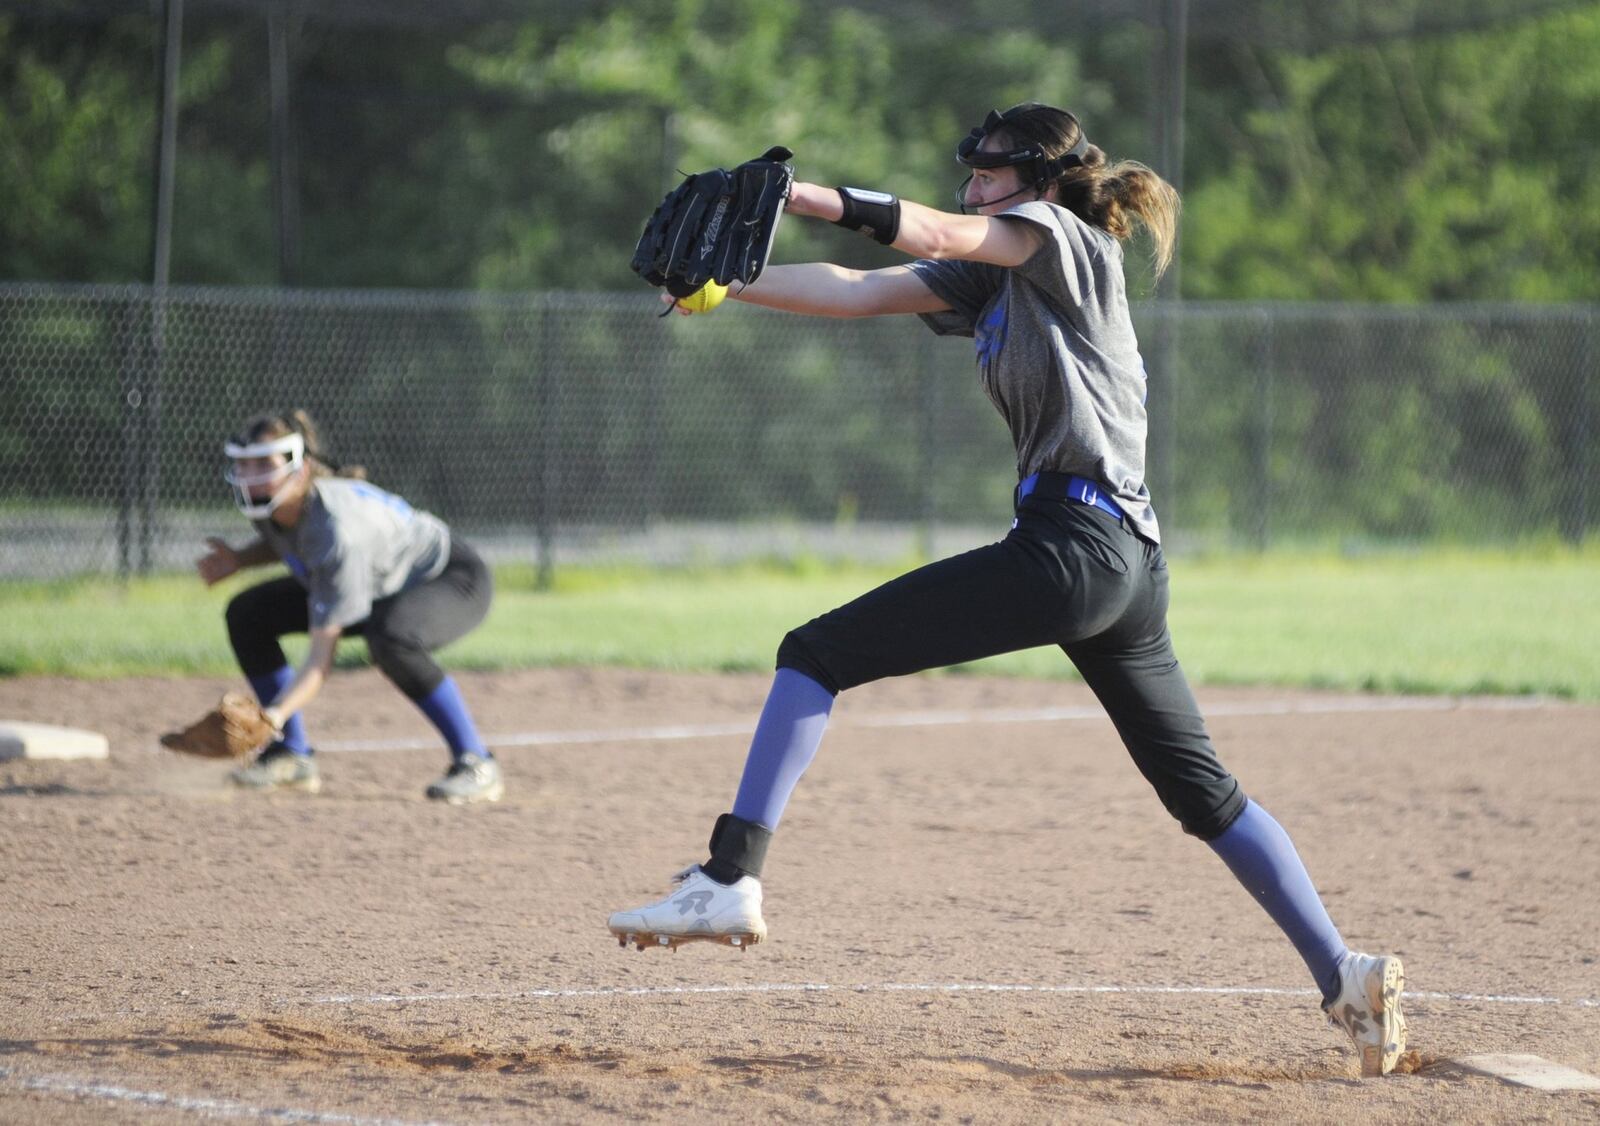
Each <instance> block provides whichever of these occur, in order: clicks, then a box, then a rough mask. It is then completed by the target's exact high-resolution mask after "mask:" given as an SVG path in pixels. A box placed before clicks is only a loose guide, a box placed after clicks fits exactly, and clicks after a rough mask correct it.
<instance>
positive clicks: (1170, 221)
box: [996, 106, 1180, 277]
mask: <svg viewBox="0 0 1600 1126" xmlns="http://www.w3.org/2000/svg"><path fill="white" fill-rule="evenodd" d="M996 132H997V133H999V134H1001V136H1002V140H1003V141H1004V142H1005V143H1006V144H1008V145H1010V146H1013V147H1019V148H1020V147H1022V146H1024V145H1028V144H1036V145H1038V146H1040V147H1041V148H1042V149H1043V150H1044V154H1045V156H1047V157H1050V158H1055V157H1059V156H1061V155H1062V154H1064V153H1066V152H1068V151H1069V150H1070V149H1071V148H1072V147H1073V146H1074V145H1076V144H1077V143H1078V140H1079V138H1080V137H1081V136H1082V133H1083V130H1082V127H1081V126H1079V125H1078V122H1077V119H1076V118H1074V117H1073V116H1072V115H1071V114H1068V113H1064V112H1062V111H1061V110H1058V109H1055V108H1053V107H1051V106H1031V107H1028V108H1027V109H1025V110H1023V111H1022V112H1020V113H1015V115H1014V116H1010V115H1008V117H1007V119H1006V122H1005V124H1004V126H1002V127H1001V129H998V130H996ZM1054 183H1055V185H1056V198H1057V199H1058V200H1060V202H1061V206H1062V207H1065V208H1066V209H1067V210H1068V211H1071V212H1072V213H1073V214H1074V215H1076V216H1077V217H1078V218H1080V219H1082V220H1083V221H1084V222H1085V223H1088V224H1090V225H1092V226H1096V227H1099V228H1100V229H1101V230H1103V231H1106V232H1107V233H1109V234H1111V235H1112V236H1113V237H1115V238H1117V239H1119V240H1123V239H1127V238H1129V237H1131V236H1132V234H1133V221H1134V220H1135V219H1137V220H1138V221H1139V222H1140V223H1141V224H1143V226H1144V229H1145V230H1146V231H1148V232H1149V234H1150V241H1151V243H1152V253H1151V258H1152V260H1153V261H1154V263H1155V270H1156V277H1160V276H1161V275H1162V274H1163V273H1164V272H1165V271H1166V268H1167V266H1168V264H1169V263H1171V261H1172V251H1173V247H1174V246H1176V245H1177V241H1178V210H1179V207H1180V203H1179V200H1178V192H1177V189H1175V188H1174V187H1173V186H1172V185H1171V184H1169V183H1167V182H1166V181H1165V180H1163V179H1162V178H1161V177H1160V176H1158V175H1156V173H1155V172H1154V171H1153V170H1152V169H1150V168H1149V167H1147V166H1146V165H1143V164H1140V163H1139V162H1138V161H1137V160H1119V161H1117V162H1116V163H1115V164H1112V163H1110V162H1109V161H1108V160H1107V158H1106V154H1105V150H1104V149H1102V148H1100V147H1099V146H1098V145H1096V144H1093V143H1091V144H1090V145H1089V147H1088V151H1087V152H1086V153H1084V155H1083V163H1082V164H1074V165H1073V166H1072V167H1069V168H1068V169H1067V170H1066V171H1065V172H1063V173H1062V174H1061V175H1060V176H1059V177H1057V178H1056V179H1055V181H1054ZM1044 186H1045V185H1043V184H1041V185H1040V187H1041V188H1043V187H1044Z"/></svg>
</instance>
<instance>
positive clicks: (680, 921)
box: [607, 864, 767, 950]
mask: <svg viewBox="0 0 1600 1126" xmlns="http://www.w3.org/2000/svg"><path fill="white" fill-rule="evenodd" d="M672 878H673V880H674V881H675V882H676V883H677V885H678V887H677V889H676V890H675V891H674V892H673V893H672V894H671V895H669V896H667V897H666V898H665V899H662V900H658V901H657V902H655V903H650V904H647V905H645V906H643V907H639V908H635V909H634V910H632V911H618V912H617V913H616V914H614V915H612V916H611V919H610V921H609V922H608V924H607V925H608V926H609V927H610V929H611V933H612V934H614V935H617V936H618V937H619V938H621V940H622V944H623V945H624V946H626V945H627V944H628V943H630V942H632V943H635V944H636V945H637V946H638V948H639V949H640V950H643V949H644V948H645V945H646V944H647V943H648V944H650V945H652V946H665V947H667V948H668V949H669V950H676V949H677V948H678V947H679V946H681V945H682V944H683V943H685V942H720V943H722V944H723V945H726V946H737V947H739V948H740V949H741V950H744V949H748V948H749V947H750V946H752V945H754V944H755V943H757V942H760V941H762V940H763V939H765V938H766V937H767V924H766V923H765V922H764V921H763V920H762V918H761V881H760V880H758V879H756V878H755V877H754V876H743V877H741V878H740V879H739V880H738V882H737V883H733V884H719V883H717V881H715V880H713V879H712V878H711V877H710V876H708V875H706V874H705V873H704V872H702V871H701V870H700V866H699V865H698V864H695V865H692V866H691V867H688V868H685V869H684V870H683V871H681V872H679V873H678V874H677V875H676V876H674V877H672Z"/></svg>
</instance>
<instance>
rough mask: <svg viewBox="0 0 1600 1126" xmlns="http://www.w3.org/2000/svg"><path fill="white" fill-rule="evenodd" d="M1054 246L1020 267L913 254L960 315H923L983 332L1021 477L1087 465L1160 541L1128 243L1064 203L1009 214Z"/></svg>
mask: <svg viewBox="0 0 1600 1126" xmlns="http://www.w3.org/2000/svg"><path fill="white" fill-rule="evenodd" d="M1002 217H1003V218H1011V219H1016V220H1020V221H1023V222H1026V223H1029V224H1031V225H1032V226H1034V227H1035V228H1037V230H1038V231H1039V233H1040V234H1041V235H1043V236H1044V243H1043V245H1042V246H1040V248H1039V250H1038V251H1037V252H1036V253H1035V254H1034V255H1033V257H1032V258H1029V259H1028V260H1027V261H1026V262H1024V263H1023V264H1022V265H1020V266H1016V267H1014V268H1010V269H1008V268H1005V267H1002V266H991V265H989V264H987V263H984V262H962V261H950V260H944V261H930V260H919V261H916V262H913V263H911V269H912V270H913V271H914V272H915V273H916V275H917V277H919V278H921V279H922V281H923V282H924V283H925V284H926V285H927V286H928V288H929V289H931V290H932V291H933V292H934V293H935V294H936V295H938V296H939V297H940V298H941V299H943V300H944V301H946V302H948V303H949V304H950V311H949V312H942V313H924V314H923V315H922V319H923V321H924V322H926V323H927V325H928V326H929V327H930V328H932V329H933V331H935V332H937V333H939V334H940V335H941V336H971V337H973V338H974V339H975V341H976V344H977V350H978V368H979V374H980V378H981V379H982V380H983V389H984V392H985V393H986V394H987V395H988V396H989V399H990V401H991V402H993V403H994V405H995V406H996V407H997V408H999V411H1000V414H1001V416H1002V417H1003V418H1004V419H1005V420H1006V424H1007V425H1008V426H1009V427H1010V428H1011V438H1012V441H1013V442H1014V443H1015V445H1016V449H1017V475H1018V477H1019V478H1020V477H1027V476H1029V475H1031V474H1034V473H1038V472H1040V471H1041V470H1051V471H1054V472H1058V473H1075V474H1077V475H1079V476H1081V477H1087V478H1090V479H1091V480H1095V481H1099V482H1102V483H1104V484H1105V485H1107V486H1109V487H1110V489H1111V491H1112V493H1113V494H1114V495H1115V497H1116V500H1117V503H1118V504H1120V505H1121V506H1122V510H1123V511H1124V512H1125V513H1127V514H1128V518H1129V520H1131V521H1132V522H1133V524H1134V526H1135V527H1136V528H1137V529H1138V531H1139V532H1140V533H1141V534H1142V535H1144V536H1146V537H1148V538H1149V539H1150V540H1152V541H1154V542H1160V538H1161V533H1160V529H1159V528H1158V527H1157V525H1156V515H1155V510H1154V509H1153V508H1152V507H1151V506H1150V490H1149V489H1148V488H1147V487H1146V485H1145V480H1144V450H1145V429H1146V422H1145V408H1144V399H1145V370H1144V361H1143V360H1142V359H1140V357H1139V343H1138V341H1137V340H1136V339H1135V338H1134V335H1133V322H1132V320H1131V319H1130V318H1129V316H1128V296H1127V292H1126V288H1125V283H1124V282H1123V277H1122V246H1121V244H1120V243H1118V242H1117V240H1116V239H1115V238H1114V237H1112V236H1111V235H1110V234H1107V233H1106V232H1105V231H1102V230H1100V229H1099V228H1097V227H1092V226H1090V225H1089V224H1088V223H1085V222H1084V221H1083V220H1082V219H1079V218H1078V217H1077V216H1076V215H1074V214H1073V213H1072V212H1070V211H1068V210H1067V209H1066V208H1064V207H1058V206H1056V205H1055V204H1053V203H1045V202H1043V201H1040V200H1033V201H1029V202H1027V203H1021V204H1018V205H1017V206H1016V207H1013V208H1011V209H1010V210H1008V211H1006V212H1004V213H1003V215H1002Z"/></svg>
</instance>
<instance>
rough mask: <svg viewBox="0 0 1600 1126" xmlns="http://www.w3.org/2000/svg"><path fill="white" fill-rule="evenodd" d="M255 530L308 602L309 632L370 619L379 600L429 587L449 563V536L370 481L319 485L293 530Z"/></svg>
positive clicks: (265, 525)
mask: <svg viewBox="0 0 1600 1126" xmlns="http://www.w3.org/2000/svg"><path fill="white" fill-rule="evenodd" d="M255 526H256V530H257V531H258V532H260V533H261V537H262V538H263V539H264V540H266V541H267V543H268V544H269V545H270V546H271V547H272V550H273V551H275V552H277V554H278V556H279V558H281V559H282V560H283V561H284V562H285V563H287V564H288V565H289V570H290V571H292V572H293V573H294V576H295V578H297V579H299V580H300V581H301V582H302V583H304V584H305V587H306V590H307V592H308V594H309V596H310V602H309V605H310V616H311V628H312V629H317V628H318V627H321V626H338V627H340V628H341V629H343V628H346V627H349V626H352V625H355V624H356V623H357V622H359V621H363V620H365V619H366V617H367V615H368V614H369V613H371V611H372V604H373V603H374V602H376V601H378V600H379V599H380V598H388V597H389V596H390V595H393V594H399V593H400V592H401V591H402V590H406V589H408V588H410V587H413V586H416V585H417V584H419V583H424V582H427V581H428V580H429V579H431V578H434V577H436V576H437V575H438V574H439V573H440V572H441V571H443V570H444V568H445V564H446V563H448V562H449V561H450V529H449V528H448V527H446V526H445V524H444V522H443V521H441V520H439V518H438V517H436V516H433V515H430V514H429V513H427V512H422V511H420V510H418V509H415V508H412V507H411V505H410V504H408V503H406V501H405V500H404V499H402V498H400V497H397V496H395V495H394V494H393V493H389V492H385V491H384V490H383V489H380V488H378V487H377V486H376V485H370V484H368V483H367V482H365V481H354V480H350V479H348V478H343V477H319V478H317V479H316V481H315V482H314V483H313V484H312V487H311V493H310V495H309V496H308V497H307V498H306V505H305V508H304V509H303V510H302V511H301V513H300V519H299V521H298V522H296V524H295V526H294V527H292V528H280V527H278V525H277V524H275V523H273V522H272V521H271V520H257V521H255Z"/></svg>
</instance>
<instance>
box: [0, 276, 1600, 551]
mask: <svg viewBox="0 0 1600 1126" xmlns="http://www.w3.org/2000/svg"><path fill="white" fill-rule="evenodd" d="M657 308H658V306H656V305H655V303H654V298H653V295H651V294H643V293H641V294H640V295H639V296H637V297H632V296H617V295H604V294H528V295H483V294H474V295H468V294H457V293H403V294H402V293H390V292H385V293H366V292H348V291H337V292H335V291H324V292H307V291H280V290H237V289H197V288H173V289H170V290H167V291H165V296H164V297H161V298H159V299H157V298H155V297H154V296H153V292H152V291H151V290H150V289H148V288H146V287H133V286H128V287H90V286H43V285H15V284H13V285H0V372H3V373H4V387H5V391H4V396H3V399H0V576H56V575H67V574H74V573H95V572H101V573H111V572H123V573H127V572H133V571H146V570H160V569H169V568H175V567H182V566H186V565H187V564H188V563H189V561H190V560H191V559H192V557H193V556H194V555H195V554H196V551H197V549H198V547H199V545H200V539H201V537H202V536H203V535H206V534H224V535H232V536H234V537H235V538H239V537H240V536H241V534H242V533H243V531H244V529H243V526H242V520H241V518H240V517H239V516H238V514H237V513H235V512H234V511H233V510H232V509H231V508H230V507H229V502H228V495H227V491H226V489H225V487H224V486H223V484H222V481H221V472H222V469H223V464H222V458H221V443H222V441H223V439H224V437H225V436H227V435H229V434H231V433H233V432H234V431H235V430H237V428H238V426H239V424H240V423H241V422H242V421H243V420H244V419H245V418H246V417H248V416H250V415H251V414H253V413H255V412H257V411H258V410H261V409H264V408H284V409H287V408H292V407H297V406H298V407H304V408H306V409H307V410H308V411H310V413H311V414H312V416H313V417H314V418H315V419H316V420H317V421H318V422H319V423H320V424H321V426H322V430H323V433H324V438H325V441H326V444H327V446H328V448H329V450H330V452H331V453H332V454H333V455H334V456H336V457H338V458H340V459H341V460H344V461H348V462H357V463H360V464H362V465H364V466H366V467H367V469H368V471H369V474H370V476H371V477H372V479H373V480H374V481H376V482H378V483H379V484H382V485H384V486H386V487H388V488H391V489H393V490H394V491H397V492H399V493H401V494H402V495H405V496H407V497H408V498H410V499H411V500H412V501H413V502H415V503H417V504H419V505H421V506H423V507H426V508H429V509H431V510H433V511H435V512H437V513H438V514H440V515H441V516H443V517H444V518H446V519H447V520H448V521H450V522H451V523H452V524H453V525H455V526H456V527H457V528H459V529H461V530H462V531H463V532H464V533H465V534H467V535H469V536H470V537H472V538H473V539H474V540H475V541H476V542H478V543H480V544H481V545H482V546H484V547H485V548H486V549H487V551H488V553H489V554H490V556H491V557H492V558H495V559H497V560H499V561H507V560H512V559H522V560H527V561H529V562H537V563H538V564H539V565H540V566H541V567H543V568H544V569H546V570H547V571H548V568H549V567H550V566H551V565H552V563H553V562H555V561H557V560H568V561H577V560H587V561H594V560H609V561H621V560H637V561H647V562H653V563H668V562H683V561H688V560H723V559H729V558H736V557H749V556H795V555H801V554H815V555H823V556H847V557H853V558H882V557H885V556H904V555H907V554H909V553H911V552H913V551H920V552H922V553H925V554H926V553H940V552H943V551H946V550H951V549H955V548H959V547H964V546H970V545H971V544H974V543H977V542H981V541H982V540H983V539H984V538H993V537H994V536H997V535H999V534H1001V533H1003V531H1004V529H1005V527H1006V524H1007V520H1008V517H1009V504H1010V492H1011V487H1012V485H1013V484H1014V482H1015V468H1014V459H1013V457H1012V453H1011V449H1010V444H1009V441H1008V439H1007V435H1006V431H1005V427H1004V425H1003V424H1002V423H1001V421H1000V420H999V418H998V417H997V416H996V415H995V413H994V411H993V409H992V408H991V407H990V406H989V405H988V404H987V403H986V401H985V400H984V399H983V396H982V394H981V392H980V390H979V388H978V385H977V380H976V378H975V367H974V363H973V359H972V353H971V349H970V346H969V344H968V343H967V342H965V341H959V342H958V341H951V340H942V339H939V338H937V337H934V336H933V335H932V334H931V333H929V332H927V331H926V330H924V329H923V328H921V326H920V325H918V324H917V323H916V322H915V320H914V319H911V318H888V319H880V320H866V321H827V320H817V319H811V318H799V317H789V316H784V315H781V314H770V313H766V312H763V311H761V310H755V309H750V308H741V309H738V310H735V311H731V312H725V313H722V314H721V315H718V316H713V317H703V318H694V319H688V318H680V317H668V318H666V319H658V318H657V317H656V316H655V315H654V314H655V312H656V310H657ZM1135 319H1136V322H1137V323H1138V326H1139V328H1140V332H1141V339H1142V340H1143V342H1144V345H1145V352H1146V356H1147V359H1148V360H1149V362H1150V366H1151V369H1152V373H1153V375H1152V401H1151V412H1152V451H1151V479H1152V481H1153V482H1154V484H1155V486H1156V506H1157V512H1158V513H1159V514H1160V515H1161V518H1162V522H1163V525H1164V528H1165V530H1166V535H1167V539H1168V541H1169V543H1170V544H1172V545H1174V546H1176V547H1177V548H1178V549H1180V550H1181V549H1183V548H1184V547H1186V546H1194V545H1196V544H1201V543H1203V544H1205V545H1220V546H1240V545H1243V546H1250V547H1256V548H1269V547H1273V546H1280V545H1289V544H1292V545H1301V544H1307V543H1318V544H1328V543H1349V542H1351V541H1359V542H1363V543H1371V542H1377V543H1398V542H1416V541H1421V540H1428V541H1446V542H1449V541H1455V542H1472V543H1480V542H1499V543H1504V542H1510V541H1514V540H1518V539H1525V538H1529V537H1549V538H1554V537H1556V536H1560V537H1563V538H1566V539H1569V540H1576V539H1580V538H1582V537H1583V536H1584V535H1585V534H1586V533H1587V532H1588V531H1589V530H1590V529H1592V528H1593V527H1594V526H1595V522H1596V519H1597V516H1596V496H1597V493H1600V489H1597V486H1600V464H1597V459H1596V457H1595V455H1594V452H1593V447H1594V435H1595V424H1596V413H1597V408H1596V399H1597V398H1600V393H1597V392H1595V391H1594V390H1593V389H1592V388H1593V383H1594V379H1593V376H1594V368H1595V356H1596V345H1597V343H1600V339H1597V338H1600V317H1597V311H1596V310H1595V309H1594V308H1592V307H1587V306H1585V307H1557V308H1528V307H1477V306H1457V307H1451V306H1435V307H1427V308H1415V309H1396V308H1374V307H1325V306H1273V305H1238V304H1228V305H1194V304H1187V305H1176V306H1172V305H1164V304H1150V305H1144V306H1141V307H1138V308H1136V310H1135Z"/></svg>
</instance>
